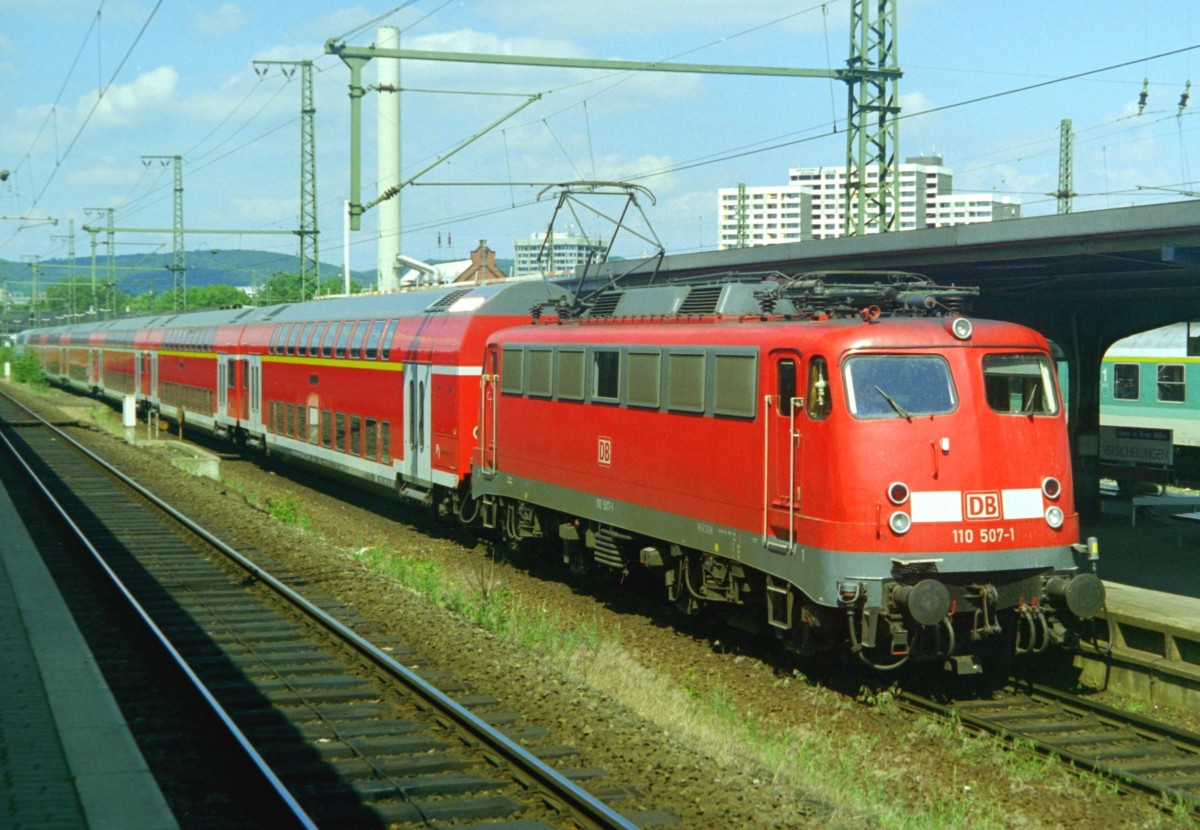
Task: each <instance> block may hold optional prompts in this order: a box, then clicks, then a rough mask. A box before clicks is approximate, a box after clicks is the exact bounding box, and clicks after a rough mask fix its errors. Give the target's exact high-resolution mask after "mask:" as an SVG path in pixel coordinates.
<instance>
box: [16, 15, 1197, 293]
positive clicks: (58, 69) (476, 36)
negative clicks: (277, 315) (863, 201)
mask: <svg viewBox="0 0 1200 830" xmlns="http://www.w3.org/2000/svg"><path fill="white" fill-rule="evenodd" d="M397 5H398V4H397V2H396V0H392V2H389V3H386V4H379V5H375V4H369V3H362V4H358V5H347V6H339V5H336V4H333V3H329V2H317V1H316V0H289V2H286V3H284V2H276V0H259V2H254V3H251V2H249V0H240V2H178V0H176V2H170V0H164V2H155V0H104V2H101V0H0V112H2V113H3V117H2V118H0V169H8V170H9V171H10V177H9V179H8V180H7V181H6V182H3V183H0V216H5V217H22V216H51V217H55V218H57V219H59V220H60V221H59V224H58V226H56V227H51V226H49V225H44V224H43V225H36V224H33V223H22V222H18V221H14V220H11V219H4V220H0V258H3V259H8V260H19V259H20V258H21V257H28V256H32V255H38V256H41V257H42V258H43V259H46V258H53V257H63V256H65V255H66V248H67V242H66V240H65V239H62V238H59V237H62V236H65V235H66V233H67V220H69V219H74V220H75V224H76V233H77V239H76V243H75V244H76V252H77V254H78V255H84V254H86V253H87V252H88V250H89V248H88V237H87V234H85V233H83V232H82V230H81V228H82V226H83V225H84V224H85V223H87V222H89V221H94V220H93V219H92V217H89V216H88V215H87V214H85V211H84V209H85V208H105V207H112V208H114V209H115V217H116V224H117V225H118V226H122V227H155V228H165V227H169V226H170V222H171V186H172V181H171V176H170V170H169V168H163V167H160V166H159V165H157V163H155V164H152V165H150V166H149V167H147V166H145V165H144V164H143V162H142V158H141V157H142V156H143V155H146V154H153V155H175V154H181V155H182V156H183V158H184V194H185V196H184V200H185V206H184V212H185V219H186V224H187V225H188V226H190V227H195V228H240V229H254V230H288V229H291V228H295V227H296V225H297V222H298V218H297V216H298V202H299V119H298V114H299V102H300V91H299V84H298V83H297V82H296V81H294V80H293V81H291V82H288V81H287V80H286V79H285V78H284V77H283V76H282V74H281V73H280V71H279V70H278V69H276V70H274V71H272V72H270V73H268V75H267V76H266V77H264V78H259V77H258V76H257V75H256V74H255V72H254V71H253V68H252V66H251V62H252V61H253V60H255V59H275V60H304V59H307V60H313V61H314V62H315V68H316V76H315V77H316V108H317V112H316V125H317V126H316V129H317V133H316V143H317V155H318V184H317V192H318V200H319V222H320V228H321V237H320V245H321V254H322V260H323V261H324V262H327V263H339V262H340V261H341V245H342V219H341V212H342V202H343V200H344V199H345V198H346V197H347V195H348V186H349V173H348V165H349V145H348V135H347V133H348V124H349V104H348V97H347V83H348V81H349V70H348V69H347V68H346V67H345V65H344V64H343V63H342V62H341V61H340V60H339V59H338V58H336V57H333V56H328V55H325V54H324V46H323V44H324V43H325V41H326V40H328V39H329V38H333V37H341V36H344V35H349V36H348V37H347V38H346V41H347V43H349V44H352V45H362V46H365V45H368V44H370V43H371V42H373V41H374V40H375V32H376V28H377V27H378V26H379V25H394V26H397V27H398V28H400V29H401V30H402V34H401V42H402V45H403V46H405V47H408V48H414V49H439V50H446V51H470V50H474V51H482V52H507V53H519V54H544V55H566V56H573V57H592V58H624V59H631V60H664V59H676V60H681V61H687V62H694V63H719V64H764V65H782V66H796V67H808V68H822V69H824V68H831V67H832V68H838V67H841V66H844V64H845V60H846V56H847V54H848V38H849V34H848V21H849V3H848V0H836V1H833V2H828V3H825V4H824V5H822V4H820V3H814V2H806V0H800V2H795V0H755V2H748V0H605V2H594V0H592V2H581V0H486V2H485V0H450V1H449V2H447V0H415V2H409V3H406V4H404V5H403V6H401V7H400V8H399V9H398V10H397V8H396V7H397ZM1194 5H1195V4H1190V3H1187V2H1182V0H1159V2H1154V3H1151V2H1149V0H1143V2H1140V3H1139V2H1133V3H1130V2H1121V3H1118V2H1108V0H1097V2H1090V3H1082V2H1054V3H1046V2H1044V0H1043V1H1042V2H1033V1H1032V0H1013V1H1012V2H1008V3H979V2H964V0H958V2H953V1H952V0H901V2H900V6H899V38H898V45H899V56H900V66H901V69H902V70H903V72H904V77H903V78H902V79H901V81H900V94H901V103H902V107H903V110H902V115H903V116H904V119H903V121H902V123H901V127H900V155H901V156H902V157H906V156H911V155H917V154H928V153H938V154H941V155H942V156H943V157H944V158H945V163H946V164H947V165H948V166H949V167H950V168H951V169H952V170H953V171H954V174H955V178H954V185H955V190H956V191H959V192H980V191H986V192H993V191H994V192H996V193H997V194H1002V195H1010V196H1013V197H1015V198H1017V199H1019V200H1020V201H1021V202H1022V204H1023V213H1024V215H1025V216H1036V215H1042V214H1051V213H1054V212H1055V203H1054V200H1053V199H1052V198H1050V197H1048V196H1046V195H1045V194H1047V193H1048V192H1050V191H1053V190H1055V189H1056V188H1057V184H1058V148H1059V123H1060V121H1061V120H1062V119H1064V118H1070V119H1072V121H1073V125H1074V129H1075V133H1076V138H1075V147H1074V162H1075V173H1074V176H1075V178H1074V182H1075V190H1076V191H1077V192H1078V193H1079V194H1080V196H1078V197H1077V198H1076V200H1075V210H1076V211H1082V210H1094V209H1103V208H1106V207H1124V206H1127V205H1137V204H1148V203H1151V202H1155V201H1162V200H1167V199H1179V198H1185V197H1184V196H1183V195H1181V194H1178V193H1174V192H1171V191H1169V190H1145V189H1139V188H1148V187H1157V188H1174V189H1177V190H1183V191H1189V192H1190V191H1192V190H1200V182H1197V181H1196V179H1200V157H1193V156H1194V154H1195V153H1196V152H1197V151H1200V140H1198V137H1197V128H1198V126H1200V122H1198V121H1196V120H1195V116H1196V115H1197V114H1200V110H1198V109H1197V108H1198V107H1200V77H1197V78H1196V80H1197V82H1198V87H1197V89H1196V90H1195V92H1196V93H1197V94H1198V95H1197V97H1196V98H1195V99H1194V101H1195V105H1194V106H1189V107H1187V108H1186V109H1184V110H1183V113H1182V115H1180V114H1179V107H1178V102H1179V98H1180V95H1181V93H1183V91H1184V88H1185V85H1186V84H1187V83H1188V81H1189V79H1191V78H1192V77H1193V75H1194V74H1195V72H1196V70H1198V69H1200V49H1197V48H1195V47H1196V46H1197V44H1200V17H1197V15H1195V14H1193V12H1192V8H1193V6H1194ZM389 12H391V13H390V14H388V13H389ZM383 15H386V16H384V17H382V18H381V16H383ZM1172 52H1174V53H1175V54H1170V55H1166V56H1164V57H1158V58H1153V59H1152V58H1151V56H1155V55H1164V54H1166V53H1172ZM1118 64H1128V65H1126V66H1123V67H1120V68H1114V69H1110V70H1108V71H1102V72H1096V71H1095V70H1102V69H1105V68H1106V67H1113V66H1116V65H1118ZM374 72H375V70H374V67H373V66H372V67H368V69H367V72H366V77H367V79H368V80H369V81H370V82H373V80H374ZM1083 73H1093V74H1087V75H1085V76H1083V77H1077V78H1073V77H1072V76H1077V75H1081V74H1083ZM1063 79H1066V80H1063ZM1144 79H1146V80H1148V81H1149V93H1150V94H1149V99H1148V102H1147V106H1146V107H1145V110H1144V112H1142V113H1141V114H1140V115H1139V114H1138V106H1137V102H1138V94H1139V92H1140V91H1141V89H1142V84H1143V80H1144ZM402 84H403V86H404V87H405V88H406V89H411V90H417V89H420V90H436V91H432V92H424V91H411V92H406V93H405V94H404V96H403V104H402V106H403V114H402V119H403V127H402V130H403V134H402V150H401V154H402V160H403V170H404V173H405V175H406V176H407V175H411V174H412V173H415V172H416V171H417V170H419V169H421V168H422V167H424V166H425V165H427V164H428V163H429V162H430V161H431V160H432V159H434V158H436V157H437V156H438V155H440V154H442V153H444V152H446V151H447V150H448V149H449V148H451V147H453V146H455V145H456V144H457V143H458V142H460V141H462V140H464V139H466V138H467V137H469V136H471V135H472V134H474V133H475V132H476V131H478V130H480V129H481V128H482V127H484V126H485V125H487V124H489V123H490V122H492V121H494V120H495V119H497V118H499V117H500V116H501V115H502V114H503V113H505V112H506V111H507V110H509V109H511V108H512V107H514V106H515V105H516V103H517V102H519V101H520V100H521V99H520V98H518V97H504V96H497V95H494V94H490V95H483V94H468V95H464V94H449V93H450V92H455V93H507V94H509V95H531V94H534V93H542V96H543V97H542V98H541V100H539V101H538V102H537V103H535V104H533V105H532V106H530V107H529V108H527V109H525V110H524V111H522V112H521V113H519V114H518V115H516V116H514V117H513V118H512V119H510V120H508V121H507V122H505V124H504V125H503V127H502V128H501V129H497V130H495V131H493V132H491V133H489V134H488V135H486V136H485V137H483V138H482V139H480V140H479V141H477V142H476V143H475V144H473V145H472V146H471V147H469V148H467V149H466V150H464V151H462V152H461V153H459V154H458V155H456V156H455V157H454V158H453V160H452V161H451V162H450V163H448V164H445V165H443V166H441V167H438V168H436V169H435V170H433V171H431V172H430V173H428V174H426V175H425V176H424V177H423V178H422V179H421V181H422V182H426V183H462V182H495V183H498V184H500V185H501V186H491V187H479V186H469V185H465V184H464V185H459V186H439V187H432V186H422V187H413V188H410V189H407V190H405V191H404V194H403V196H402V200H403V201H402V206H403V214H402V216H403V219H402V221H403V229H404V230H403V237H402V240H403V243H402V247H403V250H404V252H405V253H407V254H409V255H411V256H415V257H418V258H425V259H447V258H459V257H463V256H465V255H466V253H467V252H468V251H469V250H470V249H471V248H473V247H474V246H475V244H476V243H477V242H478V240H480V239H486V240H487V241H488V243H489V245H490V246H491V247H492V248H493V249H495V250H496V251H497V252H498V254H499V256H501V257H509V256H511V255H512V240H513V239H514V238H517V237H526V236H528V235H529V234H531V233H534V232H538V231H541V230H544V228H545V226H546V223H547V222H548V220H549V217H550V212H551V203H550V202H548V201H542V202H540V203H538V202H537V201H536V199H535V197H536V194H537V191H538V190H539V188H537V187H530V186H507V185H504V183H505V182H509V181H522V182H524V181H563V180H572V179H581V178H598V179H626V178H634V177H636V178H635V180H636V181H637V182H638V183H639V184H641V185H644V186H645V187H648V188H650V190H651V191H653V193H654V195H655V196H656V198H657V204H656V205H653V206H651V205H649V204H647V205H646V206H645V207H646V211H647V214H648V216H649V217H650V221H651V222H652V224H653V227H654V230H655V231H656V232H657V234H658V236H659V238H661V239H662V241H663V242H664V244H665V246H666V248H667V250H668V252H687V251H697V250H712V249H715V247H716V244H717V232H716V201H717V200H716V193H717V189H718V188H720V187H729V186H735V185H736V184H737V183H738V182H746V183H747V184H750V185H765V184H771V183H783V182H786V181H787V175H788V169H789V168H791V167H803V166H817V165H841V164H843V163H844V160H845V152H846V151H845V134H844V129H845V118H846V90H845V87H844V85H843V84H841V83H839V82H833V81H827V80H814V79H772V78H749V77H716V76H702V77H701V76H691V75H678V74H665V73H645V74H621V75H616V74H613V73H608V72H595V71H584V70H575V69H561V70H560V69H542V68H525V67H505V68H497V67H488V66H482V65H473V64H448V63H429V62H406V63H405V64H404V66H403V68H402ZM1030 87H1031V88H1030ZM1024 88H1028V89H1024ZM101 89H105V92H104V94H103V96H102V97H101V98H100V100H99V103H97V94H98V91H99V90H101ZM1022 89H1024V91H1014V90H1022ZM975 99H983V100H979V101H977V102H976V103H965V102H969V101H974V100H975ZM373 106H374V96H373V95H370V94H368V95H367V97H366V98H365V99H364V114H365V118H364V136H365V141H364V147H363V158H364V163H365V166H364V195H365V196H366V197H367V198H370V197H371V196H372V195H373V194H374V193H375V192H376V190H377V189H376V188H375V185H374V181H375V179H374V163H375V141H374V113H373V109H372V108H373ZM923 113H924V114H923ZM835 124H836V130H835ZM781 144H782V145H786V146H781V147H777V148H775V149H770V150H766V151H763V152H754V153H749V154H747V153H746V151H748V150H755V149H758V148H761V147H766V146H771V145H781ZM726 157H728V158H726ZM710 159H715V160H714V161H711V163H703V164H696V162H702V161H708V160H710ZM1193 166H1195V167H1196V168H1197V169H1196V172H1193V171H1192V168H1193ZM613 209H615V207H613ZM374 227H375V226H374V218H373V216H372V214H370V213H368V214H367V215H366V216H365V217H364V221H363V230H362V231H361V232H359V233H356V234H354V235H353V237H352V240H351V242H352V265H353V267H354V268H356V269H360V268H361V269H369V268H373V267H374V262H375V239H374V233H373V231H374ZM587 230H589V231H592V232H596V231H599V232H606V231H607V228H605V227H603V226H601V225H599V224H597V225H595V226H594V227H588V228H587ZM439 236H440V240H441V243H442V244H441V246H439V244H438V243H439ZM450 237H452V238H453V247H450V246H448V245H447V244H446V242H447V240H448V239H449V238H450ZM187 247H188V249H189V250H193V249H206V248H232V247H245V248H260V249H267V250H277V251H281V252H285V253H294V252H295V251H296V242H295V238H294V237H291V236H286V235H284V236H278V237H274V236H240V237H239V236H220V237H215V236H213V237H205V236H203V235H190V234H189V236H188V238H187ZM118 250H119V252H120V253H136V252H147V251H163V252H167V251H169V250H170V237H169V236H147V235H136V234H122V235H120V236H119V237H118ZM618 253H622V254H624V255H627V256H636V255H639V254H641V253H642V248H641V246H640V243H638V244H636V245H627V246H625V247H624V248H623V249H619V250H618Z"/></svg>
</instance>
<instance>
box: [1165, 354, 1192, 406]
mask: <svg viewBox="0 0 1200 830" xmlns="http://www.w3.org/2000/svg"><path fill="white" fill-rule="evenodd" d="M1186 392H1187V388H1186V386H1185V385H1184V379H1183V366H1181V365H1180V364H1178V363H1175V364H1161V365H1159V367H1158V399H1159V400H1160V401H1162V402H1163V403H1183V402H1184V400H1185V398H1186V397H1187V395H1186Z"/></svg>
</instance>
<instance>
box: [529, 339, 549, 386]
mask: <svg viewBox="0 0 1200 830" xmlns="http://www.w3.org/2000/svg"><path fill="white" fill-rule="evenodd" d="M528 391H529V394H530V395H535V396H537V397H539V398H548V397H550V395H551V394H552V393H553V391H554V352H553V351H551V350H550V349H549V348H548V347H547V348H530V350H529V387H528Z"/></svg>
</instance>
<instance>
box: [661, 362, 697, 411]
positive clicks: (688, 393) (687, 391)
mask: <svg viewBox="0 0 1200 830" xmlns="http://www.w3.org/2000/svg"><path fill="white" fill-rule="evenodd" d="M667 409H673V410H677V411H680V412H703V411H704V354H703V353H700V354H687V353H684V354H677V353H669V354H668V355H667Z"/></svg>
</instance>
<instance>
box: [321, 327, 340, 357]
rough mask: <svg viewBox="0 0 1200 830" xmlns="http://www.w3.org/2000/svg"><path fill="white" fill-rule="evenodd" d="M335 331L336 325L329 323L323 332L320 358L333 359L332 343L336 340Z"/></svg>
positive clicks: (336, 329)
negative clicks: (323, 337)
mask: <svg viewBox="0 0 1200 830" xmlns="http://www.w3.org/2000/svg"><path fill="white" fill-rule="evenodd" d="M337 331H338V324H337V323H330V324H329V328H328V329H326V330H325V339H324V340H322V341H321V357H333V341H334V340H335V339H336V338H337Z"/></svg>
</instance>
